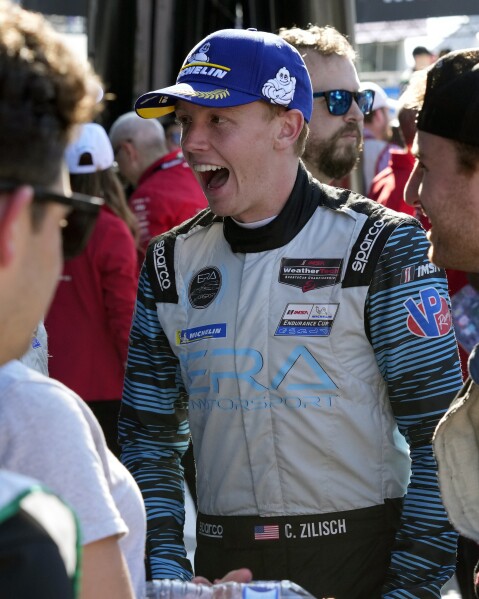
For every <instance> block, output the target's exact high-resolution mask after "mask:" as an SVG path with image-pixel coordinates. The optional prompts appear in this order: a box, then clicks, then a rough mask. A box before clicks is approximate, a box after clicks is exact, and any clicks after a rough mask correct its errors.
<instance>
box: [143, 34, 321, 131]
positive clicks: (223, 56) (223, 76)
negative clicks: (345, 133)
mask: <svg viewBox="0 0 479 599" xmlns="http://www.w3.org/2000/svg"><path fill="white" fill-rule="evenodd" d="M178 100H185V101H186V102H192V103H193V104H198V105H200V106H208V107H216V108H226V107H228V106H239V105H241V104H249V103H250V102H256V101H257V100H264V101H265V102H270V103H271V104H278V105H280V106H284V107H285V108H287V109H288V110H290V109H292V108H295V109H297V110H300V111H301V112H302V114H303V116H304V119H305V121H306V122H309V120H310V118H311V113H312V111H313V89H312V86H311V79H310V77H309V73H308V69H307V68H306V65H305V64H304V61H303V59H302V58H301V55H300V54H299V52H298V51H297V50H296V48H293V46H291V44H288V42H286V41H284V40H283V39H281V38H280V37H279V36H277V35H275V34H273V33H267V32H264V31H257V30H256V29H246V30H241V29H223V30H220V31H216V32H215V33H212V34H211V35H208V36H207V37H205V38H204V39H203V40H202V41H201V42H199V43H198V44H197V45H196V46H195V47H194V48H193V50H192V51H191V52H190V54H189V55H188V56H187V58H186V60H185V62H184V63H183V66H182V67H181V69H180V72H179V74H178V77H177V79H176V85H171V86H170V87H165V88H163V89H157V90H155V91H151V92H148V93H146V94H143V95H142V96H140V97H139V98H138V100H137V101H136V102H135V110H136V113H137V114H138V115H139V116H141V117H143V118H145V119H149V118H158V117H161V116H164V115H165V114H169V113H170V112H174V110H175V104H176V102H177V101H178Z"/></svg>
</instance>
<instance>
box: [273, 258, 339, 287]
mask: <svg viewBox="0 0 479 599" xmlns="http://www.w3.org/2000/svg"><path fill="white" fill-rule="evenodd" d="M342 263H343V261H342V259H341V258H283V259H282V260H281V267H280V270H279V277H278V281H279V282H280V283H282V284H283V285H291V286H292V287H299V289H301V290H302V291H303V293H306V292H307V291H312V290H313V289H320V288H321V287H330V286H332V285H336V283H339V281H340V278H341V266H342Z"/></svg>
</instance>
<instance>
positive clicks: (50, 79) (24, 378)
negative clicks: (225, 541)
mask: <svg viewBox="0 0 479 599" xmlns="http://www.w3.org/2000/svg"><path fill="white" fill-rule="evenodd" d="M99 91H100V85H99V81H98V78H97V77H96V76H95V75H94V74H93V72H92V70H91V67H90V66H89V64H88V63H87V62H86V61H83V60H81V59H79V58H78V57H77V56H76V55H75V53H74V52H73V51H72V50H70V49H68V47H67V46H66V44H65V42H64V40H63V38H62V37H61V35H59V34H58V33H56V32H55V31H54V30H53V28H52V27H51V26H50V25H49V24H48V23H47V21H46V20H45V18H44V17H42V16H41V15H40V14H38V13H32V12H29V11H26V10H23V9H22V8H21V7H20V6H18V5H17V4H13V3H10V2H8V1H6V0H1V1H0V139H1V140H2V146H3V147H4V148H8V151H3V152H1V153H0V322H1V323H2V337H1V342H0V367H1V371H2V377H1V378H2V385H5V387H4V389H5V388H6V389H7V391H4V392H3V393H2V394H1V403H2V412H3V413H4V415H5V418H4V419H2V422H1V426H2V427H3V429H4V430H3V431H2V435H1V439H0V443H1V445H2V458H1V460H0V463H2V465H6V464H9V465H11V466H12V469H14V470H17V471H19V472H21V473H25V474H27V475H28V474H29V475H31V476H33V477H35V478H37V479H38V480H40V481H41V482H44V479H43V475H44V474H45V479H46V478H47V473H48V479H49V481H51V482H52V484H51V485H50V487H51V488H52V489H53V490H54V491H55V492H59V493H60V494H62V491H63V490H65V491H67V490H70V491H71V492H72V497H73V495H74V494H76V495H77V496H78V495H79V494H80V493H83V503H84V504H85V503H87V501H88V498H89V497H90V494H91V493H95V494H96V497H97V499H98V502H99V505H93V506H92V505H91V504H89V506H88V509H89V511H90V512H91V513H94V512H95V511H96V510H98V509H99V508H100V507H102V509H101V511H103V513H104V514H105V509H103V506H105V507H106V509H108V508H109V507H111V508H112V509H111V510H109V511H110V512H111V513H110V515H109V516H108V521H107V523H106V524H107V529H108V530H107V531H106V532H107V536H105V537H103V538H99V537H98V536H97V535H98V533H97V532H96V531H93V532H92V531H91V530H90V532H88V528H87V527H86V526H83V524H84V522H86V520H85V521H84V522H82V523H81V524H82V528H83V531H82V532H83V533H84V534H85V538H86V539H88V538H89V539H90V540H91V542H89V543H86V544H85V545H84V546H83V561H82V572H81V577H82V583H81V589H80V597H82V598H83V597H86V596H88V597H89V598H92V599H93V598H94V597H97V596H111V597H113V596H115V597H117V598H120V597H121V598H122V599H123V598H125V599H126V598H128V599H130V598H131V597H132V596H133V590H132V586H131V582H130V576H129V573H128V570H127V567H126V566H125V563H124V557H123V554H122V550H121V548H120V546H119V535H121V534H122V531H123V530H125V529H126V526H125V525H124V523H123V521H122V520H121V518H120V517H119V516H117V511H118V510H116V508H115V506H114V502H113V499H112V497H111V493H109V491H108V484H107V482H106V481H105V480H104V479H105V478H106V474H105V472H106V471H107V468H106V467H105V469H103V468H102V467H101V466H102V464H101V458H100V456H99V454H98V453H95V443H94V441H93V440H92V436H93V433H92V432H91V431H92V427H91V426H90V424H91V423H89V422H88V417H87V416H86V414H82V408H81V400H80V399H78V404H77V406H75V405H74V403H75V399H74V398H73V397H72V396H70V395H69V394H68V392H67V391H66V390H64V389H63V387H62V386H61V385H60V384H58V383H55V382H52V381H50V380H49V379H48V378H45V377H41V375H40V374H37V373H33V374H32V371H30V370H29V369H28V368H26V367H24V366H23V365H21V364H20V363H19V362H16V360H17V359H18V358H20V357H21V356H22V355H23V354H24V353H25V351H26V350H27V348H28V346H29V344H30V343H31V336H32V331H33V330H34V329H35V327H36V326H37V325H38V323H39V322H40V320H41V318H42V317H43V316H44V314H45V312H46V310H47V307H48V305H49V302H50V301H51V298H52V295H53V292H54V289H55V286H56V284H57V281H58V278H59V275H60V273H61V269H62V264H63V258H64V257H71V256H73V255H76V254H77V253H79V252H80V251H81V250H82V249H83V247H84V246H85V244H86V242H87V240H88V236H89V234H90V232H91V228H92V227H93V225H94V222H95V218H96V216H97V214H98V210H99V207H100V205H101V204H102V201H101V200H99V199H98V198H93V197H91V196H86V195H82V194H73V193H72V192H71V189H70V188H69V186H68V182H67V178H66V172H65V168H64V162H63V156H64V152H65V148H66V145H67V143H68V141H69V140H70V139H71V137H72V136H73V135H74V133H75V130H76V128H77V126H78V125H79V124H81V123H83V122H85V121H87V120H91V119H92V118H93V116H94V114H95V112H96V108H95V107H96V104H97V98H98V94H99ZM62 246H63V253H64V256H62ZM35 377H38V378H35ZM27 399H28V400H29V401H26V400H27ZM42 400H43V402H42ZM22 406H23V407H22ZM34 412H35V413H36V415H37V417H36V418H34V419H33V420H32V417H33V413H34ZM47 413H48V414H49V415H50V419H47V418H46V415H47ZM28 421H29V422H30V424H29V427H28V430H27V429H26V428H25V424H26V423H27V422H28ZM67 430H70V432H73V434H71V435H70V437H69V438H67V435H66V434H65V433H66V431H67ZM72 439H73V440H74V442H72ZM57 442H58V445H57ZM22 470H23V472H22ZM33 470H35V471H33ZM111 476H113V474H112V473H111ZM84 477H85V482H86V483H87V484H85V485H83V484H82V483H81V482H80V480H81V479H83V478H84ZM92 485H93V486H92ZM80 487H83V491H82V492H81V491H80ZM104 491H106V492H108V498H106V496H105V495H106V492H104ZM65 495H68V493H67V492H65ZM107 502H109V503H107ZM72 503H73V501H72ZM94 503H95V502H93V504H94ZM77 505H80V503H79V502H78V504H77ZM113 508H115V510H113ZM79 511H80V510H79ZM84 511H85V513H86V512H87V510H86V509H85V510H84ZM112 520H113V521H115V522H114V524H115V526H114V527H113V526H112ZM97 524H98V526H101V525H102V522H101V521H99V522H98V523H97ZM125 532H126V531H125ZM40 592H41V589H38V593H40Z"/></svg>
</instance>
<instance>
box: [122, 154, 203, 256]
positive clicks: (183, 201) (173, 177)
mask: <svg viewBox="0 0 479 599" xmlns="http://www.w3.org/2000/svg"><path fill="white" fill-rule="evenodd" d="M129 203H130V207H131V209H132V210H133V212H134V213H135V215H136V217H137V219H138V223H139V225H140V246H141V249H142V250H143V251H145V250H146V247H147V245H148V243H149V241H150V239H151V238H152V237H155V236H156V235H159V234H160V233H164V232H165V231H169V230H170V229H172V228H173V227H176V225H179V224H180V223H182V222H183V221H185V220H187V219H189V218H191V217H193V216H195V214H197V213H198V212H199V211H200V210H203V208H206V207H207V206H208V202H207V201H206V198H205V196H204V194H203V191H202V190H201V187H200V185H199V183H198V181H197V180H196V179H195V176H194V174H193V173H192V171H191V169H190V167H189V166H188V163H187V162H186V161H185V159H184V158H183V154H182V153H181V151H180V150H175V151H174V152H170V154H167V155H166V156H163V158H160V160H157V161H156V162H154V163H153V164H152V165H150V166H149V167H148V168H147V169H146V171H145V172H144V173H143V174H142V176H141V177H140V179H139V181H138V186H137V188H136V189H135V191H134V192H133V193H132V195H131V197H130V200H129Z"/></svg>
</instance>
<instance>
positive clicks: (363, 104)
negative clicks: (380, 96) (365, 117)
mask: <svg viewBox="0 0 479 599" xmlns="http://www.w3.org/2000/svg"><path fill="white" fill-rule="evenodd" d="M322 97H324V98H326V106H327V107H328V112H329V114H332V115H333V116H343V115H344V114H346V113H347V112H348V110H349V109H350V108H351V104H352V103H353V99H354V100H355V101H356V104H357V105H358V106H359V110H360V111H361V112H362V113H363V114H369V113H370V112H371V110H372V108H373V102H374V91H373V90H372V89H365V90H363V91H361V92H350V91H348V90H347V89H332V90H331V91H329V92H314V93H313V98H322Z"/></svg>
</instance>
